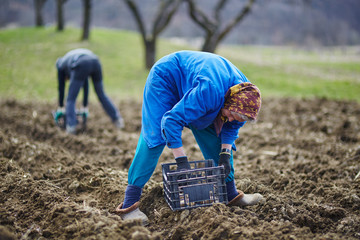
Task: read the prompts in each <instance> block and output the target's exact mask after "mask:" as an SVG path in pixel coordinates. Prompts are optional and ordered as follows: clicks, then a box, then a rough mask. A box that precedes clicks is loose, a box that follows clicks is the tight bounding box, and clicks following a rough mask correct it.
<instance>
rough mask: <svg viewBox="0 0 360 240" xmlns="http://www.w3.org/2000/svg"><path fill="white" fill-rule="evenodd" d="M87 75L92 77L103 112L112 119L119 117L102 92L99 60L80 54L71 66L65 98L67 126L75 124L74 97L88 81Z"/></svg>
mask: <svg viewBox="0 0 360 240" xmlns="http://www.w3.org/2000/svg"><path fill="white" fill-rule="evenodd" d="M89 76H91V78H92V82H93V85H94V89H95V92H96V95H97V97H98V99H99V101H100V103H101V105H102V107H103V108H104V110H105V112H106V113H107V114H108V115H109V117H110V118H111V120H112V121H115V120H117V119H118V118H120V113H119V111H118V110H117V109H116V107H115V105H114V104H113V103H112V102H111V100H110V98H109V97H108V96H107V95H106V94H105V92H104V86H103V81H102V72H101V65H100V62H99V60H98V59H94V58H92V57H89V56H81V57H80V58H79V59H78V60H77V62H76V64H75V65H74V66H73V67H72V69H71V73H70V85H69V91H68V96H67V100H66V124H67V125H69V126H75V125H76V124H77V121H76V113H75V108H76V98H77V96H78V94H79V91H80V89H81V88H82V87H83V86H84V84H86V82H87V81H88V77H89Z"/></svg>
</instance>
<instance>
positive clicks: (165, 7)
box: [124, 0, 182, 69]
mask: <svg viewBox="0 0 360 240" xmlns="http://www.w3.org/2000/svg"><path fill="white" fill-rule="evenodd" d="M124 1H125V3H126V4H127V6H128V7H129V9H130V11H131V12H132V14H133V15H134V17H135V20H136V23H137V25H138V28H139V31H140V33H141V36H142V39H143V42H144V45H145V63H146V68H148V69H150V68H151V67H152V66H153V65H154V63H155V59H156V56H155V55H156V40H157V37H158V35H159V34H160V33H161V32H162V31H163V30H164V29H165V27H166V26H167V25H168V24H169V23H170V20H171V18H172V17H173V15H174V13H175V12H176V10H177V9H178V7H179V5H180V3H181V1H182V0H161V2H160V7H159V9H158V12H157V14H156V17H155V21H154V22H153V25H152V30H151V32H150V33H149V34H147V33H146V29H145V22H144V21H145V20H144V19H143V17H142V15H141V14H140V11H139V9H138V7H137V5H136V3H135V1H134V0H124Z"/></svg>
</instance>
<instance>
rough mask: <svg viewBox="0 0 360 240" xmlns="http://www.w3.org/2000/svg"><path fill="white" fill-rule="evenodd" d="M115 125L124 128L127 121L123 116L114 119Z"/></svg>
mask: <svg viewBox="0 0 360 240" xmlns="http://www.w3.org/2000/svg"><path fill="white" fill-rule="evenodd" d="M114 125H115V127H117V128H118V129H123V128H124V127H125V122H124V119H122V118H118V119H116V120H115V121H114Z"/></svg>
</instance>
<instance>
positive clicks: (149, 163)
mask: <svg viewBox="0 0 360 240" xmlns="http://www.w3.org/2000/svg"><path fill="white" fill-rule="evenodd" d="M164 147H165V146H164V145H160V146H157V147H154V148H149V147H148V145H147V143H146V142H145V140H144V138H143V136H142V133H141V134H140V138H139V141H138V145H137V147H136V152H135V156H134V159H133V161H132V163H131V166H130V169H129V172H128V186H127V189H126V192H125V200H124V204H123V208H128V207H130V206H131V205H133V204H134V203H135V202H137V201H139V199H140V196H141V189H142V188H143V187H144V185H145V184H146V183H147V182H148V181H149V179H150V177H151V175H152V174H153V172H154V170H155V168H156V165H157V163H158V160H159V157H160V155H161V153H162V152H163V150H164Z"/></svg>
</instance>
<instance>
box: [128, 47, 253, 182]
mask: <svg viewBox="0 0 360 240" xmlns="http://www.w3.org/2000/svg"><path fill="white" fill-rule="evenodd" d="M242 82H249V81H248V79H247V78H246V77H245V75H244V74H243V73H242V72H241V71H240V70H239V69H237V68H236V67H235V66H234V65H233V64H232V63H231V62H230V61H228V60H227V59H225V58H223V57H221V56H219V55H216V54H212V53H205V52H196V51H180V52H176V53H173V54H170V55H167V56H165V57H163V58H161V59H160V60H159V61H158V62H156V64H155V65H154V66H153V67H152V69H151V70H150V73H149V75H148V78H147V81H146V84H145V88H144V95H143V105H142V128H141V134H140V139H139V142H138V145H137V149H136V153H135V156H134V159H133V162H132V164H131V166H130V169H129V174H128V183H129V185H135V186H138V187H141V188H142V187H143V186H144V185H145V183H146V182H147V181H148V180H149V179H150V177H151V175H152V173H153V171H154V170H155V167H156V165H157V162H158V159H159V157H160V155H161V153H162V151H163V149H164V146H165V145H167V146H168V147H169V148H179V147H181V146H182V140H181V133H182V130H183V128H184V127H188V128H190V129H191V130H192V132H193V134H194V136H195V139H196V141H197V143H198V145H199V147H200V150H201V151H202V153H203V155H204V158H205V159H213V160H214V161H215V164H216V165H217V164H218V160H219V153H220V151H221V144H231V145H233V149H235V145H234V142H235V140H236V139H237V138H238V131H239V129H240V128H241V127H242V126H243V125H244V124H245V122H238V121H232V122H226V123H225V124H224V125H223V128H222V130H221V133H220V135H219V136H217V134H216V132H215V129H214V124H213V122H214V120H215V118H216V117H217V115H218V114H219V112H220V110H221V108H223V106H224V101H225V94H226V92H227V91H228V90H229V88H230V87H232V86H234V85H236V84H239V83H242ZM230 162H231V173H230V175H229V177H228V178H227V179H226V181H227V182H229V181H232V180H233V179H234V168H233V157H232V153H231V159H230Z"/></svg>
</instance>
